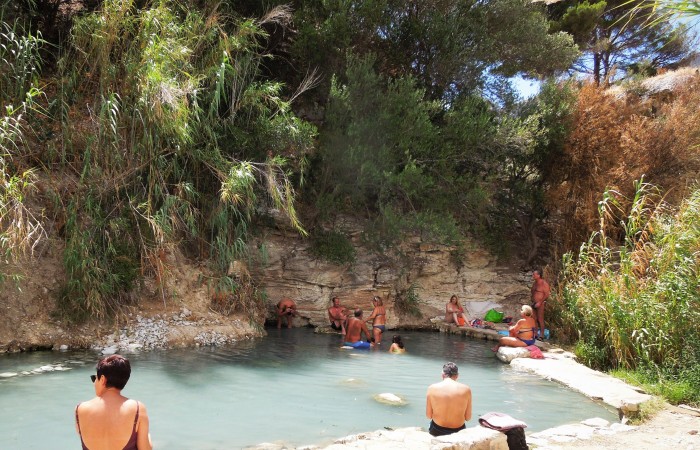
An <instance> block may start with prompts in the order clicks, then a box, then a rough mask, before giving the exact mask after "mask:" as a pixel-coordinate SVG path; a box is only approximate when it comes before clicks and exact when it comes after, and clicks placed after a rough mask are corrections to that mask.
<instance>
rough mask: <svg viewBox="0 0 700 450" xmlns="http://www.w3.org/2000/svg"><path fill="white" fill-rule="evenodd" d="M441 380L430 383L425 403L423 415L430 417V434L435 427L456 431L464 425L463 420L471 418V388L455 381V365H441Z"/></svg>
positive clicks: (456, 375) (456, 376)
mask: <svg viewBox="0 0 700 450" xmlns="http://www.w3.org/2000/svg"><path fill="white" fill-rule="evenodd" d="M442 378H443V379H442V381H440V382H439V383H435V384H431V385H430V386H429V387H428V394H427V398H426V405H425V415H426V416H427V417H428V418H429V419H432V423H431V430H430V432H431V434H433V435H434V436H438V435H442V434H449V433H439V434H435V433H434V432H433V431H434V430H433V428H434V425H437V427H436V428H448V429H450V430H449V432H456V431H458V430H459V429H460V428H463V427H464V422H465V421H468V420H470V419H471V418H472V390H471V388H470V387H469V386H467V385H466V384H462V383H459V382H457V378H458V374H457V366H456V365H455V364H454V363H447V364H445V366H443V374H442Z"/></svg>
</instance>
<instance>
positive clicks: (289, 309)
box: [277, 298, 297, 328]
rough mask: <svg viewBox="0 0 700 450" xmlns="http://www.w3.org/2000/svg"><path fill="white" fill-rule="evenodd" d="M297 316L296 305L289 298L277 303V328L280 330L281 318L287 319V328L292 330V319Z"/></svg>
mask: <svg viewBox="0 0 700 450" xmlns="http://www.w3.org/2000/svg"><path fill="white" fill-rule="evenodd" d="M296 315H297V304H296V303H295V302H294V300H292V299H291V298H283V299H282V300H280V301H279V303H277V328H282V318H283V317H286V318H287V328H292V317H294V316H296Z"/></svg>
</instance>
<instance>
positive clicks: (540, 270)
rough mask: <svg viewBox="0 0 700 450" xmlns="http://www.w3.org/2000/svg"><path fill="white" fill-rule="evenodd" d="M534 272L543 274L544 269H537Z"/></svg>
mask: <svg viewBox="0 0 700 450" xmlns="http://www.w3.org/2000/svg"><path fill="white" fill-rule="evenodd" d="M532 273H537V275H539V276H542V269H535V270H533V271H532Z"/></svg>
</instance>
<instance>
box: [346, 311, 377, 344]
mask: <svg viewBox="0 0 700 450" xmlns="http://www.w3.org/2000/svg"><path fill="white" fill-rule="evenodd" d="M354 316H355V317H350V318H349V319H348V326H347V329H346V331H347V334H346V335H345V345H348V346H350V347H354V346H355V345H354V344H357V343H358V342H361V341H360V339H361V338H362V333H364V334H365V336H366V337H367V341H366V342H367V344H368V345H367V348H369V342H371V340H372V336H371V335H370V334H369V330H368V329H367V325H366V324H365V322H364V320H362V310H361V309H356V310H355V313H354Z"/></svg>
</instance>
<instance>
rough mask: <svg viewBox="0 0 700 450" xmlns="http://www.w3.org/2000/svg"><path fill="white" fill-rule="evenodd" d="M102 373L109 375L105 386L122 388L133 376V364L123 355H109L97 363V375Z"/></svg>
mask: <svg viewBox="0 0 700 450" xmlns="http://www.w3.org/2000/svg"><path fill="white" fill-rule="evenodd" d="M101 375H104V376H105V377H107V383H106V384H105V386H107V387H113V388H117V389H119V390H122V389H124V386H126V382H127V381H129V377H130V376H131V364H129V360H128V359H126V358H124V357H123V356H121V355H110V356H107V357H105V358H102V359H101V360H100V361H99V362H98V363H97V376H98V377H100V376H101Z"/></svg>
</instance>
